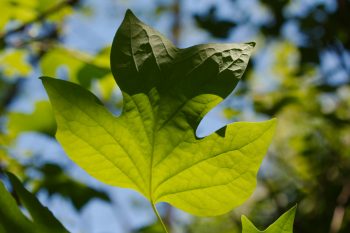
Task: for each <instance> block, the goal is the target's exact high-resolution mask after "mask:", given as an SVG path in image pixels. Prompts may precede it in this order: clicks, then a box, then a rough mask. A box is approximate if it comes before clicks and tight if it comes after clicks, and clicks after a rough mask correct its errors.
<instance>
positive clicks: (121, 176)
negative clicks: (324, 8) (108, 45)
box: [42, 11, 275, 216]
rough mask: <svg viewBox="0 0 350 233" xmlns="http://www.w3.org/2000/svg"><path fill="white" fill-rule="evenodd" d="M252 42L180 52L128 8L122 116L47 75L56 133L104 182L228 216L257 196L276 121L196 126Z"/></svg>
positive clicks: (119, 73)
mask: <svg viewBox="0 0 350 233" xmlns="http://www.w3.org/2000/svg"><path fill="white" fill-rule="evenodd" d="M253 46H254V45H253V43H246V44H205V45H197V46H193V47H190V48H186V49H179V48H176V47H175V46H174V45H173V44H172V43H171V42H170V41H168V40H167V39H166V38H165V37H164V36H162V35H161V34H160V33H159V32H157V31H155V30H153V29H152V28H150V27H148V26H147V25H145V24H143V23H142V22H141V21H139V20H138V19H137V18H136V17H135V16H134V15H133V14H132V13H131V12H130V11H128V12H127V14H126V17H125V19H124V21H123V23H122V25H121V27H120V28H119V30H118V31H117V34H116V36H115V39H114V42H113V45H112V51H111V68H112V72H113V74H114V77H115V78H116V81H117V83H118V85H119V87H120V89H121V91H122V94H123V98H124V105H123V112H122V114H121V115H120V116H119V117H116V116H114V115H113V114H111V113H110V112H109V111H108V110H107V109H106V108H105V107H104V106H103V105H102V104H101V102H100V101H99V100H98V99H97V98H96V97H95V96H94V95H93V94H92V93H90V92H89V91H87V90H85V89H84V88H82V87H80V86H79V85H76V84H73V83H70V82H67V81H62V80H57V79H52V78H47V77H43V78H42V80H43V83H44V86H45V88H46V90H47V93H48V95H49V98H50V101H51V103H52V105H53V108H54V112H55V116H56V120H57V124H58V131H57V134H56V137H57V139H58V141H59V142H60V143H61V145H62V146H63V148H64V150H65V151H66V153H67V154H68V155H69V156H70V158H71V159H72V160H73V161H74V162H76V163H77V164H78V165H80V166H81V167H82V168H83V169H85V170H86V171H87V172H88V173H89V174H91V175H92V176H94V177H96V178H97V179H99V180H101V181H103V182H105V183H107V184H110V185H115V186H121V187H126V188H132V189H134V190H137V191H138V192H140V193H141V194H143V195H144V196H145V197H146V198H147V199H148V200H149V201H150V202H151V203H152V204H155V203H158V202H168V203H170V204H172V205H174V206H176V207H178V208H180V209H182V210H184V211H187V212H189V213H192V214H195V215H206V216H213V215H219V214H223V213H226V212H228V211H230V210H231V209H232V208H234V207H235V206H238V205H240V204H242V203H243V202H244V201H245V200H246V199H247V198H248V197H249V196H250V195H251V194H252V192H253V190H254V188H255V185H256V174H257V171H258V168H259V165H260V163H261V161H262V159H263V157H264V154H265V153H266V151H267V148H268V145H269V143H270V141H271V138H272V135H273V133H274V127H275V121H274V120H270V121H265V122H260V123H249V122H239V123H233V124H230V125H227V126H226V127H224V128H223V129H221V130H219V131H217V132H215V133H213V134H211V135H209V136H207V137H205V138H198V137H196V129H197V126H198V124H199V123H200V121H201V120H202V118H203V116H204V115H205V114H206V113H207V112H208V111H209V110H210V109H212V108H213V107H214V106H215V105H217V104H218V103H219V102H220V101H221V100H222V99H223V98H225V97H226V96H227V95H228V94H229V93H230V92H231V91H232V90H233V89H234V87H235V86H236V84H237V83H238V81H239V79H240V78H241V76H242V74H243V72H244V70H245V68H246V66H247V63H248V60H249V57H250V54H251V52H252V49H253Z"/></svg>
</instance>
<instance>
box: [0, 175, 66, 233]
mask: <svg viewBox="0 0 350 233" xmlns="http://www.w3.org/2000/svg"><path fill="white" fill-rule="evenodd" d="M7 175H8V177H9V179H10V183H11V185H12V187H13V191H14V193H15V194H16V197H17V198H18V200H19V201H20V203H21V204H23V206H24V207H25V208H26V209H27V210H28V212H29V214H30V216H31V219H32V221H30V220H29V219H27V218H26V217H25V215H24V214H23V213H22V212H21V210H20V209H19V208H18V206H17V204H16V201H15V199H14V198H13V197H12V196H11V195H10V193H9V192H8V191H7V190H6V189H5V186H4V185H3V183H2V182H0V205H1V208H0V223H1V224H0V225H1V226H2V228H3V229H1V228H0V230H2V231H3V232H29V233H32V232H33V233H34V232H35V233H41V232H43V233H44V232H54V233H67V232H68V231H67V230H66V229H65V228H64V227H63V226H62V224H61V223H60V222H59V221H58V220H57V219H56V218H55V217H54V216H53V214H52V213H51V212H50V211H49V210H48V209H47V208H46V207H44V206H42V204H41V203H40V202H39V201H38V200H37V199H36V197H35V196H34V195H33V194H31V193H30V192H29V191H28V190H26V189H25V188H24V187H23V185H22V183H21V182H20V181H19V180H18V178H17V177H16V176H14V175H13V174H11V173H7ZM0 232H1V231H0Z"/></svg>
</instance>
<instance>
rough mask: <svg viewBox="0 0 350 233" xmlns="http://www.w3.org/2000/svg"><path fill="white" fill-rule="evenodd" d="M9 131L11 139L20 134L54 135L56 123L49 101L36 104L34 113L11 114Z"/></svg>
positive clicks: (9, 116) (9, 115)
mask: <svg viewBox="0 0 350 233" xmlns="http://www.w3.org/2000/svg"><path fill="white" fill-rule="evenodd" d="M8 131H9V135H10V137H16V136H17V135H18V133H22V132H28V131H37V132H41V133H46V134H48V135H52V136H53V135H54V133H55V131H56V122H55V119H54V116H53V112H52V107H51V105H50V103H49V102H47V101H39V102H37V103H36V104H35V107H34V111H33V112H32V113H21V112H10V113H9V114H8Z"/></svg>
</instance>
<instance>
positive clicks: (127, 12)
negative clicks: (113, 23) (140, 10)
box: [124, 9, 137, 20]
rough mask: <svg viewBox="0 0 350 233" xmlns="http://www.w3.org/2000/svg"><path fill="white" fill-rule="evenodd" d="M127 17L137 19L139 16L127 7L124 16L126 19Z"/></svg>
mask: <svg viewBox="0 0 350 233" xmlns="http://www.w3.org/2000/svg"><path fill="white" fill-rule="evenodd" d="M125 19H137V17H136V16H135V14H134V13H133V12H132V10H130V9H127V10H126V12H125V16H124V20H125Z"/></svg>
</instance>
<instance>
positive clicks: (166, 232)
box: [151, 202, 169, 233]
mask: <svg viewBox="0 0 350 233" xmlns="http://www.w3.org/2000/svg"><path fill="white" fill-rule="evenodd" d="M151 204H152V209H153V211H154V213H155V214H156V216H157V219H158V221H159V222H160V224H161V225H162V227H163V230H164V232H165V233H169V231H168V230H167V229H166V226H165V224H164V222H163V220H162V218H161V217H160V215H159V213H158V210H157V207H156V205H155V204H154V203H153V202H151Z"/></svg>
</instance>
